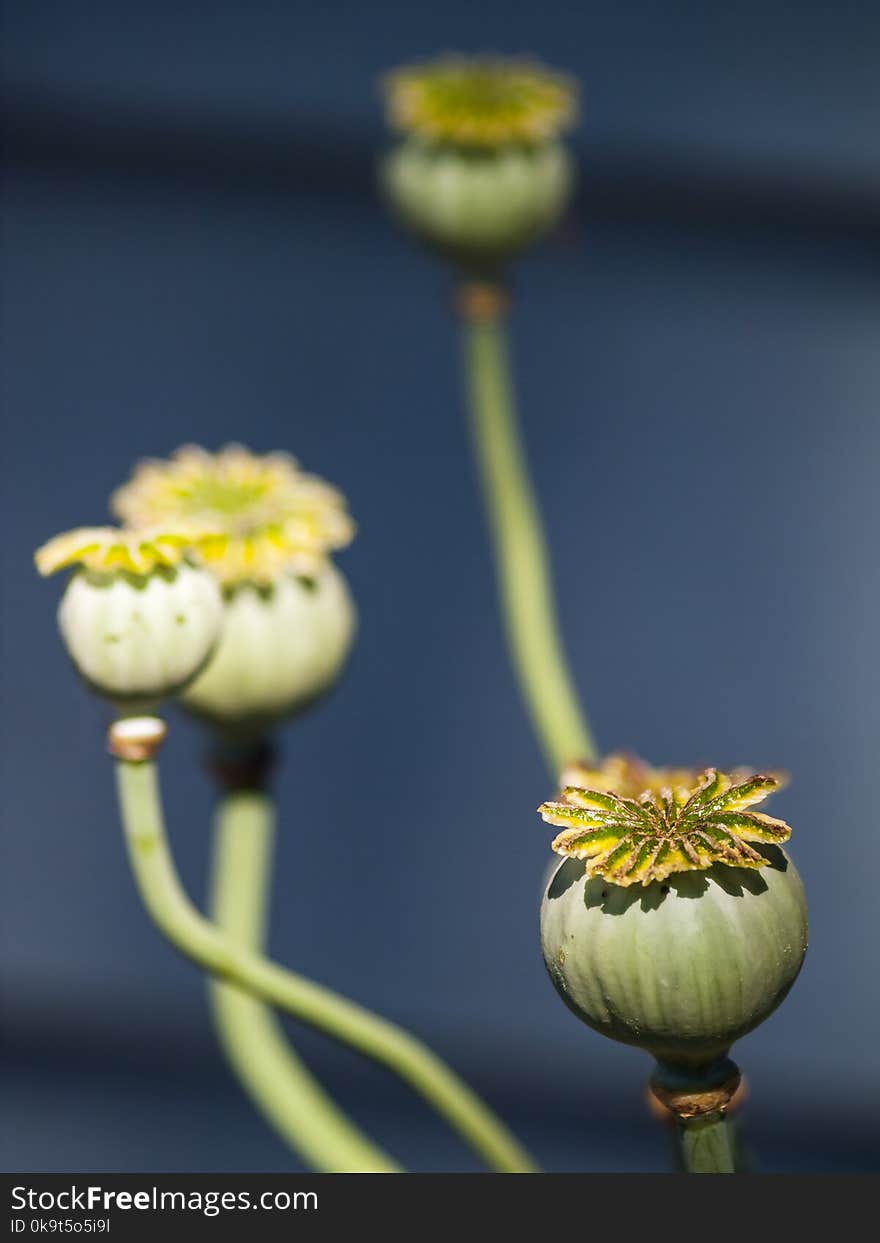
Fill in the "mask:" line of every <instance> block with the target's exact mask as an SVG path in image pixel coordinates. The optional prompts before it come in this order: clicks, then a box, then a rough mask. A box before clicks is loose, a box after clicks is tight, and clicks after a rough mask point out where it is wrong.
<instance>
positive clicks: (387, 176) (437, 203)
mask: <svg viewBox="0 0 880 1243" xmlns="http://www.w3.org/2000/svg"><path fill="white" fill-rule="evenodd" d="M382 179H383V182H384V186H385V190H386V192H387V195H388V197H389V199H390V201H391V203H392V206H393V207H394V208H395V210H396V211H397V212H398V213H399V214H400V216H401V217H402V219H403V220H404V222H405V223H406V224H408V225H409V226H410V227H411V228H412V229H413V230H414V231H415V232H416V233H417V234H418V235H419V236H420V237H422V238H423V239H424V240H425V241H427V242H429V243H430V244H432V245H433V246H435V247H437V248H438V249H439V250H441V251H442V252H444V253H445V254H448V255H450V256H451V257H452V258H455V259H459V260H461V261H463V262H465V263H467V262H468V261H469V260H476V261H485V260H487V259H499V260H500V259H504V258H506V257H508V256H510V255H512V254H515V253H516V252H517V251H519V250H521V249H523V248H524V247H525V246H527V245H528V244H529V243H530V242H531V241H533V240H534V239H535V238H537V237H538V236H540V235H541V234H542V233H545V232H546V231H547V230H548V229H550V228H552V227H553V225H554V224H556V223H557V221H558V220H559V217H560V215H561V214H562V211H563V209H564V207H565V204H566V202H567V200H568V195H569V190H570V188H571V183H572V164H571V158H570V156H569V155H568V153H567V151H566V150H565V148H564V147H563V146H562V145H561V144H559V143H555V142H549V143H544V144H540V145H538V146H535V147H526V146H510V147H502V148H501V149H499V150H497V151H491V150H490V151H462V150H458V149H456V148H454V147H453V148H450V147H444V146H432V145H431V144H427V143H424V142H421V141H419V140H417V139H409V140H407V141H404V142H402V143H401V144H400V145H399V146H398V147H396V148H394V149H393V150H392V151H391V152H390V153H389V154H388V155H387V156H386V158H385V161H384V164H383V168H382Z"/></svg>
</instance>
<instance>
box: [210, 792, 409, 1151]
mask: <svg viewBox="0 0 880 1243" xmlns="http://www.w3.org/2000/svg"><path fill="white" fill-rule="evenodd" d="M274 821H275V815H274V808H273V804H272V799H271V798H270V796H269V795H268V794H266V793H264V792H263V791H260V790H235V791H232V792H231V793H229V794H227V795H225V797H224V798H223V799H222V800H221V802H220V805H219V808H218V811H217V817H216V825H215V838H214V843H215V845H214V850H215V853H214V876H213V886H212V888H213V901H212V910H213V917H214V922H215V923H216V924H217V926H218V927H220V928H221V929H222V930H223V931H224V932H225V933H226V935H227V936H228V937H229V938H230V939H231V940H233V941H235V942H236V944H237V945H240V946H241V947H242V948H243V949H246V950H251V951H253V952H254V953H261V952H262V950H263V946H264V941H265V935H266V928H265V923H266V919H265V914H264V912H265V910H266V896H267V891H268V887H269V877H270V875H271V863H272V853H273V845H274V835H275V824H274ZM209 996H210V1000H211V1005H212V1009H213V1014H214V1022H215V1025H216V1028H217V1033H218V1035H219V1038H220V1043H221V1045H222V1046H223V1050H224V1052H225V1054H226V1056H227V1058H228V1059H229V1062H230V1063H231V1064H232V1067H233V1069H234V1070H235V1071H236V1073H237V1075H238V1078H239V1079H240V1080H241V1083H242V1084H243V1086H244V1088H245V1090H246V1091H247V1092H248V1094H249V1096H250V1097H251V1099H252V1101H253V1102H254V1104H255V1105H256V1107H257V1109H259V1110H260V1111H261V1113H262V1114H263V1115H264V1117H266V1118H267V1119H268V1121H269V1122H270V1123H271V1124H272V1125H273V1126H274V1127H275V1129H276V1130H277V1131H278V1132H279V1134H280V1135H281V1136H282V1138H283V1139H284V1140H285V1141H286V1142H287V1143H288V1144H289V1145H290V1146H291V1147H292V1148H293V1149H294V1150H295V1151H296V1152H298V1153H299V1154H300V1156H301V1157H302V1158H303V1160H304V1161H305V1162H306V1163H307V1164H308V1165H309V1166H311V1168H312V1169H315V1170H318V1171H319V1172H321V1173H325V1174H346V1173H348V1174H389V1173H395V1172H399V1171H400V1168H401V1167H400V1166H399V1165H398V1164H397V1163H396V1162H395V1161H394V1160H393V1159H392V1158H391V1157H390V1156H388V1154H387V1153H385V1152H383V1151H382V1150H381V1149H380V1148H378V1147H377V1146H376V1145H375V1144H373V1143H372V1142H371V1140H370V1139H369V1138H368V1137H367V1136H366V1135H364V1134H363V1132H361V1131H360V1130H359V1129H358V1128H357V1127H356V1126H355V1125H354V1123H353V1122H351V1121H350V1120H349V1119H348V1118H347V1117H346V1116H345V1115H344V1114H343V1113H342V1112H341V1110H339V1109H338V1108H337V1107H336V1105H335V1103H334V1102H333V1100H332V1099H331V1097H330V1096H328V1094H327V1093H326V1092H325V1091H324V1090H323V1089H322V1088H321V1086H320V1085H319V1084H318V1083H317V1082H316V1081H315V1079H314V1078H313V1077H312V1075H311V1074H310V1073H309V1071H308V1069H307V1068H306V1066H305V1064H304V1063H303V1061H302V1060H301V1059H300V1058H299V1057H298V1056H297V1054H296V1053H295V1052H294V1050H293V1049H292V1048H291V1046H290V1043H289V1041H288V1039H287V1036H286V1034H285V1032H284V1029H283V1028H282V1026H281V1024H280V1022H279V1021H278V1019H277V1017H276V1016H275V1014H274V1012H273V1011H272V1010H271V1009H270V1008H269V1007H268V1006H265V1005H263V1004H262V1003H261V1002H259V1001H255V1000H254V999H253V997H250V996H248V994H247V993H243V992H241V990H240V989H238V988H236V987H235V986H234V985H232V984H224V983H221V982H220V981H219V980H212V981H211V983H210V984H209Z"/></svg>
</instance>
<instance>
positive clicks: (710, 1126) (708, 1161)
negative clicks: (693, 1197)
mask: <svg viewBox="0 0 880 1243" xmlns="http://www.w3.org/2000/svg"><path fill="white" fill-rule="evenodd" d="M675 1130H676V1139H677V1141H678V1151H679V1156H680V1158H681V1165H682V1169H683V1170H684V1172H685V1173H686V1174H735V1173H736V1160H735V1156H734V1147H733V1142H732V1139H731V1134H730V1126H729V1124H728V1122H727V1119H726V1118H725V1117H724V1115H723V1114H712V1115H710V1116H709V1117H707V1118H691V1119H688V1121H686V1122H678V1123H677V1124H676V1128H675Z"/></svg>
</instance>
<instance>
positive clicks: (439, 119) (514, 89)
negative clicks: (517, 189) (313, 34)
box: [382, 56, 577, 150]
mask: <svg viewBox="0 0 880 1243" xmlns="http://www.w3.org/2000/svg"><path fill="white" fill-rule="evenodd" d="M382 85H383V89H384V93H385V98H386V104H387V112H388V121H389V124H390V125H391V126H392V128H393V129H396V130H400V131H402V132H404V133H408V134H414V135H415V136H416V137H418V138H422V139H425V140H426V141H428V142H434V143H449V144H451V145H453V146H458V147H471V148H475V149H479V150H491V149H493V148H497V147H501V146H505V145H510V144H527V145H533V144H536V143H542V142H548V141H549V140H551V139H553V138H555V137H556V136H557V134H559V133H560V132H561V131H562V130H564V129H567V128H569V127H570V126H571V125H572V124H573V123H574V121H575V118H576V116H577V85H576V83H575V81H574V79H572V78H569V77H567V76H566V75H564V74H560V73H555V72H553V71H551V70H549V69H545V68H544V66H543V65H540V64H537V63H535V62H533V61H528V60H513V59H511V60H508V59H498V58H492V57H470V58H466V57H461V56H450V57H444V58H442V59H440V60H436V61H432V62H429V63H427V64H423V65H415V66H411V67H404V68H401V69H396V70H393V71H392V72H391V73H389V74H387V75H386V77H385V78H384V80H383V83H382Z"/></svg>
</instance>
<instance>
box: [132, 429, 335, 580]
mask: <svg viewBox="0 0 880 1243" xmlns="http://www.w3.org/2000/svg"><path fill="white" fill-rule="evenodd" d="M111 508H112V509H113V511H114V512H115V513H116V514H118V515H119V517H120V518H122V519H123V520H124V521H125V522H126V524H127V525H128V526H130V527H132V528H135V529H137V528H140V527H143V526H155V525H156V524H160V523H162V524H167V525H169V526H171V527H172V528H176V527H177V526H184V527H185V528H187V529H193V528H195V529H203V530H206V531H211V532H220V533H221V534H222V536H223V537H224V538H223V539H222V540H221V541H213V542H212V543H209V544H207V545H206V546H205V547H204V548H202V549H200V552H201V560H202V562H203V564H204V565H205V567H206V568H207V569H209V570H210V571H211V572H212V573H213V574H214V575H215V576H216V577H217V578H218V579H219V580H220V582H221V583H222V584H223V585H224V586H229V587H231V586H235V585H236V584H238V583H243V582H251V583H256V584H258V585H260V586H270V585H271V584H272V583H273V582H274V581H275V579H277V578H278V577H279V576H280V575H282V574H286V573H291V574H298V575H303V576H305V577H309V576H311V575H314V574H316V573H318V572H319V571H320V570H321V568H322V566H323V565H324V564H325V562H326V561H327V558H328V556H329V554H330V553H331V552H333V551H335V550H336V549H339V548H344V547H345V545H346V544H348V543H349V542H350V541H351V539H352V538H353V536H354V523H353V522H352V520H351V518H350V517H349V514H348V511H347V509H346V504H345V498H344V497H343V495H342V493H341V492H339V491H338V490H337V489H336V488H334V487H332V486H331V485H330V484H329V483H326V482H325V481H324V480H323V479H319V478H318V477H317V476H316V475H310V474H307V473H306V472H304V471H303V470H301V469H300V466H299V463H298V462H297V461H296V459H295V458H292V457H290V456H289V455H288V454H286V453H267V454H262V455H260V454H255V453H251V452H250V450H248V449H246V448H244V446H242V445H235V444H233V445H227V446H226V447H225V448H223V449H221V450H219V452H217V453H209V452H208V451H207V450H205V449H202V448H200V447H199V446H197V445H184V446H183V448H181V449H178V450H177V452H176V453H174V454H173V455H172V456H171V457H170V458H169V459H166V460H150V461H146V462H141V463H140V464H139V465H138V466H137V467H136V468H135V470H134V473H133V474H132V477H131V479H130V480H129V481H128V483H126V484H124V485H123V486H122V487H121V488H118V489H117V490H116V492H115V493H114V494H113V497H112V499H111Z"/></svg>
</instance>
